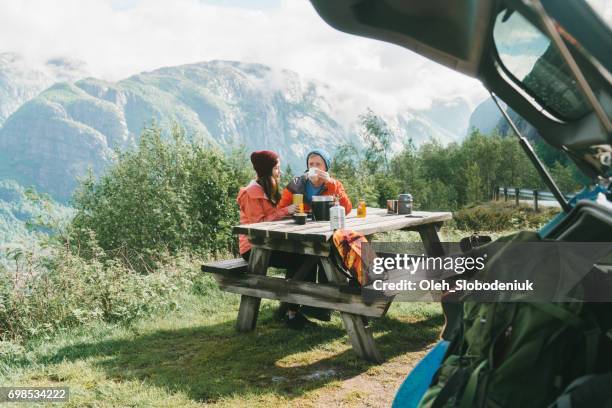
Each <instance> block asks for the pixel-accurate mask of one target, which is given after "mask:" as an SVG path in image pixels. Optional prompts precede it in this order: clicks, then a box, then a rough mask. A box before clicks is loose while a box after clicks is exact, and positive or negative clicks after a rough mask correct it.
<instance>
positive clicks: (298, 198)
mask: <svg viewBox="0 0 612 408" xmlns="http://www.w3.org/2000/svg"><path fill="white" fill-rule="evenodd" d="M303 203H304V195H303V194H294V195H293V204H295V205H297V206H298V207H299V205H300V204H303Z"/></svg>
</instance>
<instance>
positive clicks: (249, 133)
mask: <svg viewBox="0 0 612 408" xmlns="http://www.w3.org/2000/svg"><path fill="white" fill-rule="evenodd" d="M0 61H5V62H4V63H3V64H2V65H0V78H2V82H0V86H1V88H0V89H1V90H2V91H1V93H0V106H1V107H2V109H3V110H2V112H4V115H5V116H6V118H5V119H4V120H3V123H2V127H1V128H0V179H14V180H17V181H18V182H19V183H20V184H22V185H33V186H35V187H36V188H37V189H38V190H40V191H42V192H47V193H50V194H51V195H52V196H53V197H54V198H57V199H59V200H60V201H66V200H68V199H69V197H70V195H71V193H72V191H73V190H74V188H75V186H76V183H77V177H79V176H81V175H84V174H85V173H86V171H87V169H88V168H91V169H92V170H93V172H94V174H96V175H99V174H101V173H102V172H103V171H104V169H105V168H106V167H107V166H108V165H109V164H110V163H111V162H112V160H113V157H114V152H115V149H120V150H124V149H129V148H131V147H133V146H134V145H135V143H136V141H137V140H138V136H139V134H140V132H141V131H142V128H143V127H144V126H147V125H150V124H151V123H153V122H155V123H156V124H157V125H158V126H160V127H161V128H162V129H165V130H168V129H170V128H171V126H172V125H173V124H174V123H176V124H179V125H180V126H182V127H183V128H185V130H186V132H187V134H188V135H190V136H191V137H193V138H194V139H195V140H201V141H202V142H207V143H210V144H212V145H214V146H218V147H220V148H221V149H224V150H229V149H231V148H233V147H237V146H240V145H244V146H245V147H246V148H247V150H255V149H264V148H268V149H270V148H272V149H275V150H277V151H278V152H279V153H280V154H281V156H282V157H283V158H284V161H285V163H288V164H290V165H291V166H292V168H293V169H295V170H296V171H297V170H298V169H301V168H302V167H303V166H304V164H303V161H304V155H305V154H306V153H307V151H308V150H310V149H312V148H315V147H325V148H327V149H328V150H330V151H332V152H333V151H334V150H335V148H336V147H337V146H338V145H340V144H345V143H353V144H355V145H356V146H358V147H359V146H361V144H362V138H361V135H360V133H359V119H358V113H354V114H353V115H352V118H353V119H351V120H348V121H344V122H343V121H342V120H340V119H339V118H346V117H351V113H350V112H347V108H345V107H344V106H345V105H346V104H343V102H342V98H343V97H344V98H345V97H346V96H340V95H339V92H337V90H334V89H333V87H331V86H329V85H327V84H324V83H322V82H320V81H316V80H312V79H307V78H303V77H300V76H299V75H298V74H297V73H295V72H292V71H288V70H282V69H275V68H271V67H268V66H265V65H261V64H253V63H244V62H235V61H210V62H202V63H196V64H189V65H182V66H176V67H168V68H161V69H157V70H154V71H151V72H143V73H140V74H138V75H134V76H131V77H129V78H126V79H124V80H120V81H117V82H108V81H104V80H100V79H96V78H91V77H87V78H83V79H78V80H77V78H78V74H79V73H83V72H85V69H84V67H85V64H83V63H81V62H78V61H70V60H67V59H55V60H51V61H48V62H47V63H46V64H45V66H44V67H43V68H44V69H38V70H34V69H26V63H25V62H24V61H23V60H20V59H19V58H18V56H17V55H16V54H0ZM19 67H20V68H19ZM355 98H357V97H356V96H355ZM367 108H368V106H367V105H366V103H363V112H361V113H365V111H366V110H367ZM374 108H375V107H374ZM469 111H470V110H469V106H468V104H467V102H466V101H465V100H463V99H461V98H456V99H453V100H446V101H441V100H439V101H434V103H433V104H432V106H431V108H430V109H428V110H420V111H418V110H402V111H400V112H397V113H395V114H391V115H383V118H384V119H385V121H386V122H387V123H388V125H389V127H390V129H391V130H392V133H393V135H394V136H393V140H392V146H393V147H394V148H396V149H400V148H401V146H402V145H403V143H405V142H406V141H407V140H408V139H409V138H411V139H412V140H413V142H415V144H417V145H419V144H420V143H422V142H424V141H427V140H430V139H431V138H436V139H438V140H439V141H440V142H442V143H449V142H451V141H455V140H460V139H461V138H462V137H463V136H464V135H465V133H466V129H467V125H468V119H469Z"/></svg>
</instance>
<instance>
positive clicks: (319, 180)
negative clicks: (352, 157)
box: [278, 149, 353, 321]
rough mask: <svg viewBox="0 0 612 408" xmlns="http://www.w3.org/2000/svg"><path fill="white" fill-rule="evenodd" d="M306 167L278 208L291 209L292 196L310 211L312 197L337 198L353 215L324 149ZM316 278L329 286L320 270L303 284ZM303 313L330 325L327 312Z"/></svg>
mask: <svg viewBox="0 0 612 408" xmlns="http://www.w3.org/2000/svg"><path fill="white" fill-rule="evenodd" d="M306 166H307V168H308V170H307V171H306V172H304V174H302V175H301V176H297V177H294V178H293V180H291V181H290V182H289V184H288V185H287V187H285V189H284V190H283V193H282V195H281V199H280V201H279V203H278V206H279V207H280V208H282V207H286V206H288V205H291V204H292V203H293V195H294V194H302V195H303V196H304V210H305V211H307V210H309V209H310V204H311V203H312V197H313V196H316V195H335V196H338V201H339V203H340V205H341V206H343V207H344V209H345V210H346V214H348V213H350V212H351V210H352V208H353V206H352V205H351V200H349V198H348V196H347V195H346V191H344V186H343V185H342V183H341V182H340V181H339V180H335V179H333V178H332V177H331V176H330V175H329V169H330V167H331V158H330V156H329V154H328V153H327V152H326V151H325V150H323V149H315V150H313V151H311V152H310V153H308V155H307V156H306ZM317 269H318V270H319V271H318V272H317ZM317 275H318V280H319V282H327V278H326V276H325V274H324V273H322V270H321V268H320V267H317V266H315V267H314V268H313V269H312V270H311V271H309V272H308V273H307V274H306V276H305V277H304V280H306V281H310V282H314V281H315V280H317ZM287 277H289V278H290V277H291V276H289V275H288V276H287ZM287 307H288V305H287V304H281V307H280V309H279V310H281V311H282V310H284V309H285V308H287ZM300 311H301V312H302V313H304V314H305V315H307V316H309V317H313V318H315V319H318V320H322V321H329V320H330V319H331V312H330V311H329V310H327V309H321V308H318V307H310V306H303V307H302V308H301V309H300Z"/></svg>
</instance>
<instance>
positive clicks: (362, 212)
mask: <svg viewBox="0 0 612 408" xmlns="http://www.w3.org/2000/svg"><path fill="white" fill-rule="evenodd" d="M365 216H366V204H365V201H364V200H359V204H357V218H365Z"/></svg>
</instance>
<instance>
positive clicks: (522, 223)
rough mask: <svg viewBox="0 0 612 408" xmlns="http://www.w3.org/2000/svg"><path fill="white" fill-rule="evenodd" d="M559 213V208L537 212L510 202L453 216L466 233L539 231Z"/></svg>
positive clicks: (463, 211)
mask: <svg viewBox="0 0 612 408" xmlns="http://www.w3.org/2000/svg"><path fill="white" fill-rule="evenodd" d="M558 212H559V209H557V208H550V207H549V208H546V207H545V208H542V209H541V210H540V211H535V209H534V208H532V207H529V206H527V205H520V206H519V207H516V206H515V205H514V204H513V203H509V202H489V203H485V204H482V205H474V206H468V207H465V208H462V209H461V210H459V211H457V212H455V213H454V214H453V220H454V222H455V225H456V226H457V228H458V229H460V230H464V231H503V230H518V229H537V228H540V227H541V226H542V225H543V224H545V223H546V222H548V221H549V220H550V219H551V218H552V217H553V216H555V215H556V214H557V213H558Z"/></svg>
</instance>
